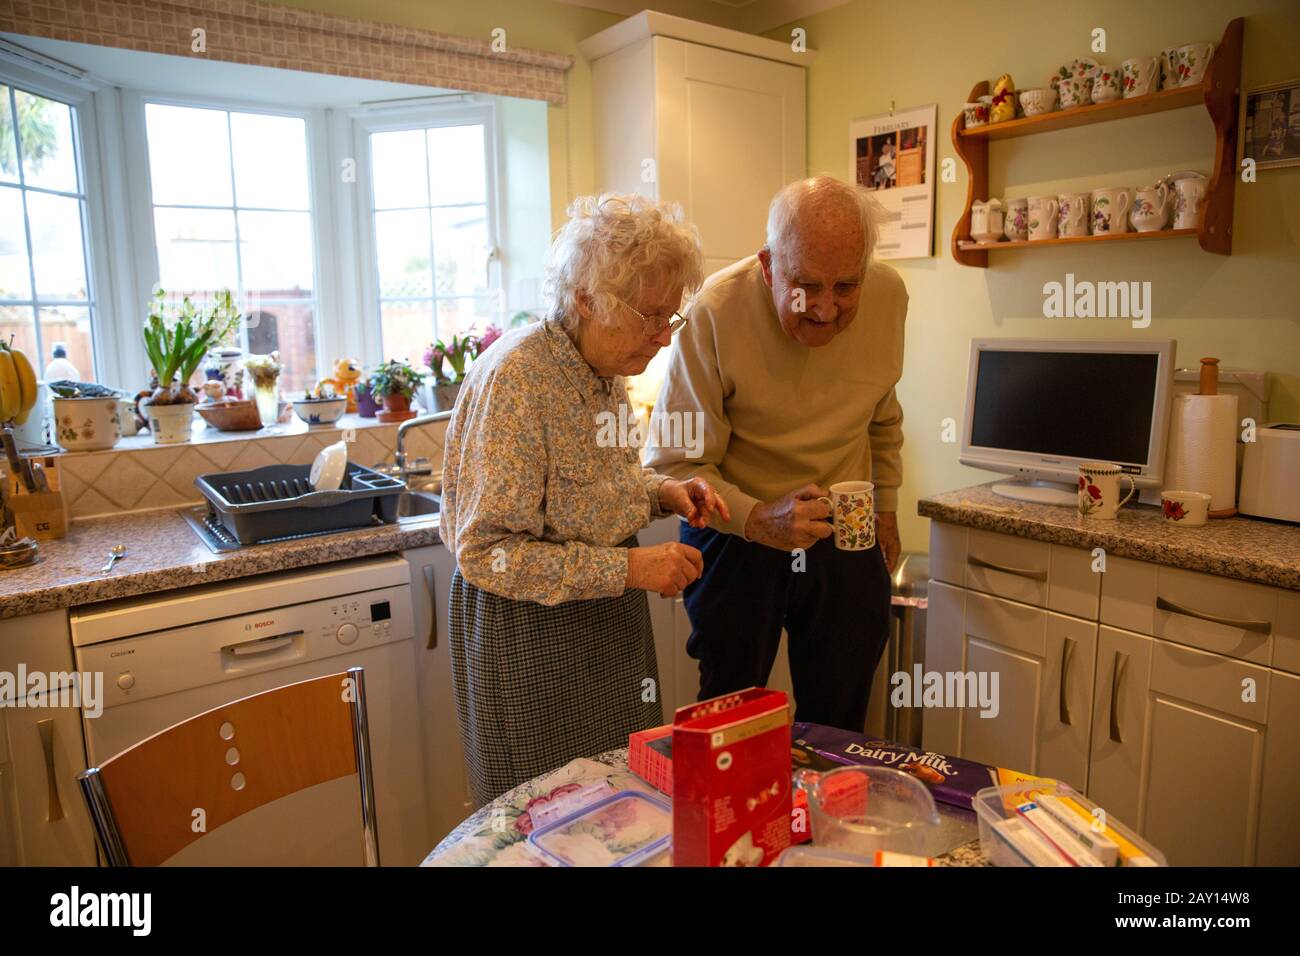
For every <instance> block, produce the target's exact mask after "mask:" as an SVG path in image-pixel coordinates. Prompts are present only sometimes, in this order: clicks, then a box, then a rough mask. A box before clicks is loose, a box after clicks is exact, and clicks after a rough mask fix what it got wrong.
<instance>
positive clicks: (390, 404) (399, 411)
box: [377, 395, 415, 422]
mask: <svg viewBox="0 0 1300 956" xmlns="http://www.w3.org/2000/svg"><path fill="white" fill-rule="evenodd" d="M377 417H378V418H379V420H380V421H381V422H404V421H406V420H407V419H408V418H414V417H415V412H414V411H412V409H411V399H410V398H409V397H407V396H406V395H385V396H384V410H383V411H382V412H380V413H379V415H378V416H377Z"/></svg>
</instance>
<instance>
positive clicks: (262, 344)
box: [244, 302, 317, 398]
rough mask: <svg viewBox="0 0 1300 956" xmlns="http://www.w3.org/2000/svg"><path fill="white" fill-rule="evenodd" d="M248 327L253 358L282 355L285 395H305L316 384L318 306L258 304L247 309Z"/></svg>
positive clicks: (309, 303) (302, 303)
mask: <svg viewBox="0 0 1300 956" xmlns="http://www.w3.org/2000/svg"><path fill="white" fill-rule="evenodd" d="M244 312H245V322H246V323H247V325H248V350H249V352H251V353H253V354H254V355H267V354H269V353H271V352H273V351H275V350H277V349H278V350H279V352H280V362H281V363H282V364H283V365H284V370H283V371H282V372H281V373H280V380H279V386H280V390H281V392H282V393H283V394H285V395H293V394H295V393H297V395H298V397H299V398H301V397H302V392H304V391H306V390H307V389H308V388H309V387H311V386H312V385H315V384H316V380H317V371H316V327H315V323H314V320H315V314H314V313H315V306H314V305H313V303H311V302H301V303H298V302H294V303H271V304H267V303H266V302H258V303H257V304H256V307H255V308H253V307H248V306H246V307H245V308H244Z"/></svg>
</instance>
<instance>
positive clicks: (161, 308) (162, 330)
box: [140, 288, 239, 445]
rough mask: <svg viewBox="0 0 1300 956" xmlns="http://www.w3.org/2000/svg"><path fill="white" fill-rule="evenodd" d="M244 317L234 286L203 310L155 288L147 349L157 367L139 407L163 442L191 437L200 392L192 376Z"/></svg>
mask: <svg viewBox="0 0 1300 956" xmlns="http://www.w3.org/2000/svg"><path fill="white" fill-rule="evenodd" d="M238 321H239V309H237V308H236V307H235V300H234V296H232V295H231V294H230V290H229V289H223V290H221V291H220V292H218V293H217V294H216V295H215V296H214V297H213V301H212V304H211V305H210V306H209V307H208V308H207V309H202V310H201V309H199V308H198V307H197V306H195V305H194V303H193V302H191V301H190V297H189V296H185V297H184V298H183V299H182V300H181V303H180V305H179V306H178V305H176V304H175V302H174V301H173V302H172V303H170V304H169V303H168V302H167V295H166V292H165V291H164V290H163V289H161V288H159V289H157V290H155V292H154V296H153V301H152V302H151V303H150V308H149V319H148V321H146V322H145V324H144V330H143V334H144V349H145V354H146V355H147V356H148V358H149V364H150V365H151V366H152V371H153V377H154V383H155V384H154V388H153V391H152V392H151V393H150V395H149V396H148V398H146V399H144V400H143V401H142V402H141V403H140V406H141V408H142V409H143V411H144V413H145V415H146V416H147V417H148V419H149V430H150V431H151V432H152V433H153V440H154V443H155V444H158V445H173V444H177V443H178V442H187V441H189V440H190V435H191V428H192V426H193V423H194V406H195V405H196V404H198V400H199V399H198V396H197V395H196V394H195V393H194V390H193V389H192V388H190V379H192V378H193V377H194V373H195V372H196V371H198V368H199V366H200V365H201V364H202V363H203V360H204V358H205V357H206V356H207V354H208V350H209V349H211V348H212V347H213V346H215V345H217V344H218V343H219V342H221V340H222V339H224V338H225V336H226V335H227V334H228V333H229V332H230V331H231V329H233V328H234V327H235V324H236V323H237V322H238Z"/></svg>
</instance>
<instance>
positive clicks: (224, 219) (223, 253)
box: [153, 209, 239, 292]
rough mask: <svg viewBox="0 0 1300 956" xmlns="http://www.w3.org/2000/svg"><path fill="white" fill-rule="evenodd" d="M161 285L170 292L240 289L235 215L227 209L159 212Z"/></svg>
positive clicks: (156, 222) (156, 212) (156, 220)
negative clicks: (236, 255) (237, 269)
mask: <svg viewBox="0 0 1300 956" xmlns="http://www.w3.org/2000/svg"><path fill="white" fill-rule="evenodd" d="M153 219H154V230H155V232H156V234H157V238H158V274H159V282H161V283H162V287H163V288H164V289H166V290H167V291H168V292H173V291H175V292H181V291H191V290H196V289H231V290H234V289H236V288H238V284H239V283H238V278H239V277H238V273H237V272H236V269H235V215H234V213H233V212H231V211H230V210H227V209H155V210H154V212H153Z"/></svg>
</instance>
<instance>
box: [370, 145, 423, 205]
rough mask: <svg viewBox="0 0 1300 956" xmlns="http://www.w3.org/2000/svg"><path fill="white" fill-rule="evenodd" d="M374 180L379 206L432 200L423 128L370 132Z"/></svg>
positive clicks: (376, 203) (372, 175) (376, 202)
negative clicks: (391, 131)
mask: <svg viewBox="0 0 1300 956" xmlns="http://www.w3.org/2000/svg"><path fill="white" fill-rule="evenodd" d="M370 167H371V170H370V171H371V176H370V179H371V182H372V183H373V184H374V190H375V208H376V209H396V208H409V207H411V206H427V205H428V204H429V179H428V175H429V174H428V167H427V165H426V162H425V156H424V130H421V129H407V130H399V131H397V132H394V133H371V134H370Z"/></svg>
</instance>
